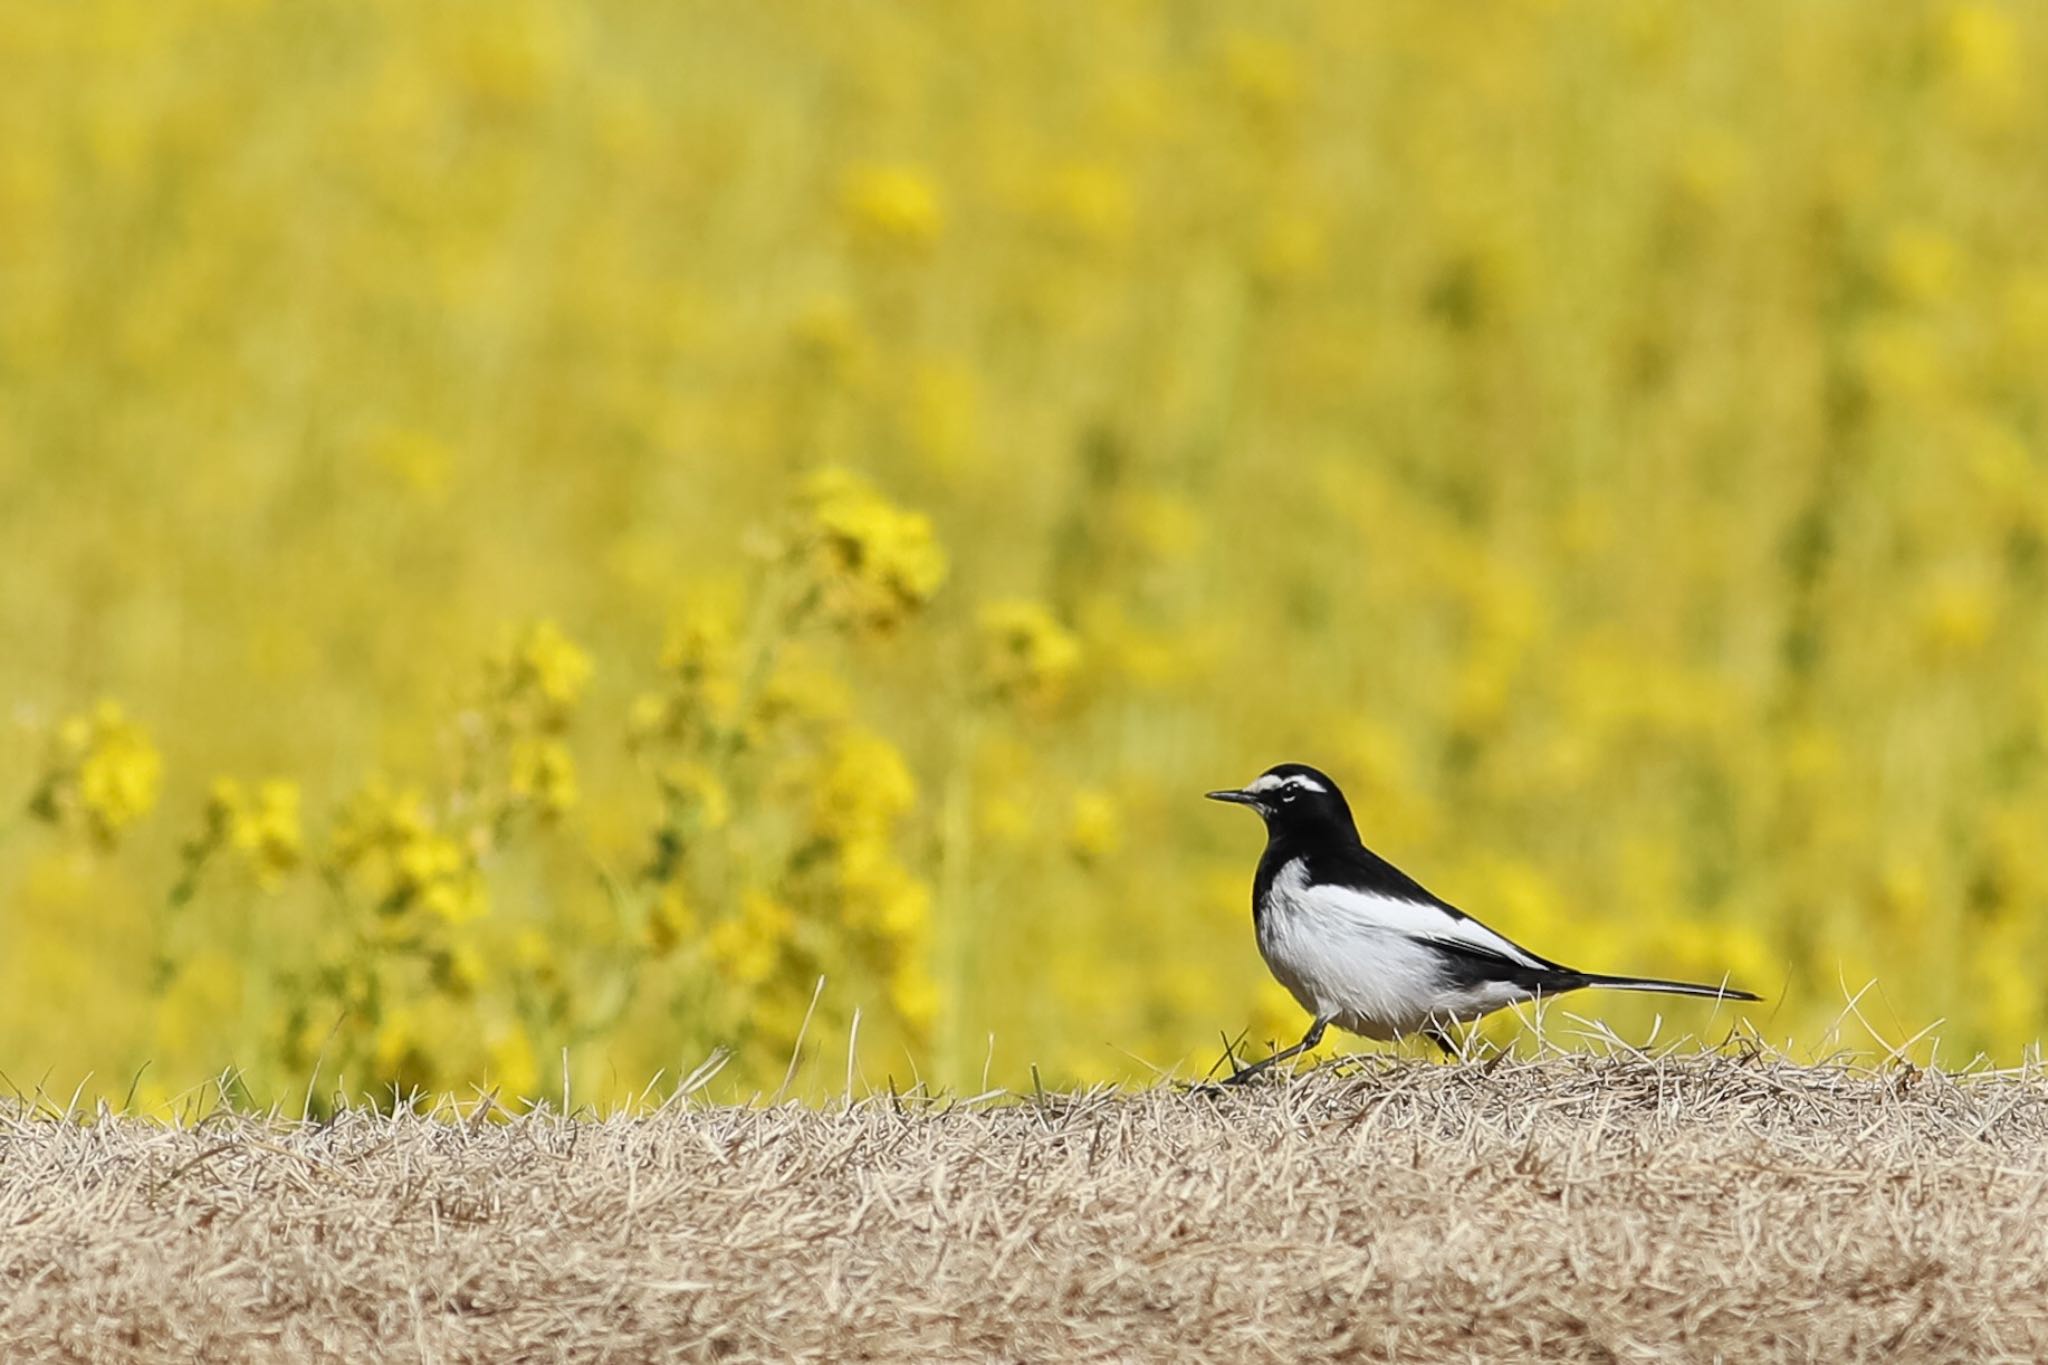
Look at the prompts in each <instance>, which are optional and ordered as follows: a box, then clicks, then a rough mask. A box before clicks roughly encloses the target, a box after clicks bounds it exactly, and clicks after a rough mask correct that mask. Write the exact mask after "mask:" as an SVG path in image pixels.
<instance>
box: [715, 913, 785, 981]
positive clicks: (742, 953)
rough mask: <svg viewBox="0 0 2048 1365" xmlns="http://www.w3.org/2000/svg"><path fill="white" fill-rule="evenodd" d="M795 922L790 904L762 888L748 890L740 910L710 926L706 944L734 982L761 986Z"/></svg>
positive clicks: (780, 953)
mask: <svg viewBox="0 0 2048 1365" xmlns="http://www.w3.org/2000/svg"><path fill="white" fill-rule="evenodd" d="M794 924H795V919H794V917H793V916H792V915H791V914H790V912H789V908H788V907H787V906H785V905H783V904H782V903H781V902H780V901H777V900H776V899H774V898H773V897H771V896H767V895H764V894H763V893H761V892H759V891H749V892H747V893H746V894H745V895H744V896H743V897H742V898H741V900H740V908H739V912H738V913H737V914H730V915H727V916H726V917H725V918H723V919H721V920H719V921H718V923H716V924H714V925H712V926H711V935H710V939H709V941H708V943H707V945H706V946H707V948H708V949H709V951H710V954H711V960H712V961H713V962H714V963H715V964H716V965H717V967H718V969H719V971H720V973H721V974H722V975H723V976H724V977H725V979H726V980H727V981H728V982H729V983H730V984H731V985H734V986H758V985H760V984H761V983H762V982H764V981H766V980H767V979H768V977H769V975H770V974H771V973H773V972H774V970H775V967H776V964H777V963H778V962H779V961H780V960H781V958H782V949H783V945H784V944H785V943H786V942H788V940H789V935H790V930H791V928H792V927H793V926H794Z"/></svg>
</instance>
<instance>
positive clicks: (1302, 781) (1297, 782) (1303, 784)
mask: <svg viewBox="0 0 2048 1365" xmlns="http://www.w3.org/2000/svg"><path fill="white" fill-rule="evenodd" d="M1281 787H1293V788H1294V789H1295V790H1297V791H1305V792H1327V791H1328V790H1329V789H1328V788H1327V787H1325V786H1324V785H1323V784H1322V783H1320V782H1318V781H1316V780H1315V779H1314V778H1312V777H1303V776H1301V775H1300V774H1299V773H1296V774H1294V775H1292V776H1289V777H1282V776H1280V775H1279V774H1278V773H1261V774H1260V775H1259V779H1258V781H1256V782H1254V783H1252V784H1251V785H1250V786H1249V787H1246V788H1245V790H1246V791H1248V792H1269V791H1277V790H1279V789H1280V788H1281Z"/></svg>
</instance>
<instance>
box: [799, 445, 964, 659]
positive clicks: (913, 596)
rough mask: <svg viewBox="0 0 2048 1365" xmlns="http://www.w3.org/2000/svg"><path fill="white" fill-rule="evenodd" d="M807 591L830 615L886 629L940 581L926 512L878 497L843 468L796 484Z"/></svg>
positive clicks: (941, 566)
mask: <svg viewBox="0 0 2048 1365" xmlns="http://www.w3.org/2000/svg"><path fill="white" fill-rule="evenodd" d="M804 501H805V503H806V506H807V510H808V512H809V521H808V525H807V526H806V527H805V528H804V530H803V532H802V533H801V538H800V541H799V544H802V545H807V546H808V548H809V553H810V556H811V558H812V560H813V567H814V570H815V574H816V583H815V591H816V592H817V594H818V595H819V597H820V599H821V605H822V607H823V610H824V611H825V613H826V615H827V616H828V617H830V618H831V619H833V620H835V621H841V622H845V623H847V624H850V625H854V626H860V627H865V628H868V629H872V630H878V631H886V630H889V629H891V628H893V627H895V626H897V625H900V624H901V623H902V622H903V620H904V619H905V618H906V617H908V616H910V615H912V614H914V613H916V612H917V611H919V610H920V609H921V608H923V607H924V605H925V604H926V603H928V602H929V601H931V598H932V594H933V593H935V592H937V591H938V590H939V585H940V584H941V583H944V582H945V581H946V555H945V552H944V551H943V550H941V549H940V548H939V544H938V541H937V539H936V538H935V537H934V535H933V534H932V523H931V519H930V518H929V517H927V516H925V515H924V514H923V513H921V512H912V511H907V510H905V509H903V508H901V507H898V506H896V505H895V504H893V503H891V502H890V501H888V500H887V499H886V498H883V497H882V496H880V495H879V494H878V493H876V492H875V490H874V489H873V488H872V487H870V486H869V485H868V484H867V483H866V482H865V481H864V480H862V479H861V478H859V477H858V476H857V475H854V474H852V473H850V472H848V471H846V470H843V469H826V470H822V471H820V472H818V473H816V474H813V475H812V476H811V477H810V478H809V480H808V481H807V482H806V483H805V485H804Z"/></svg>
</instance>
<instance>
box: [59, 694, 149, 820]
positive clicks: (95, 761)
mask: <svg viewBox="0 0 2048 1365" xmlns="http://www.w3.org/2000/svg"><path fill="white" fill-rule="evenodd" d="M162 781H163V758H162V756H161V755H160V754H159V753H158V752H157V748H156V746H155V745H154V744H152V743H151V742H150V738H149V736H148V735H147V734H146V733H144V731H143V730H142V727H141V726H139V725H137V724H135V722H133V721H131V720H130V719H128V714H127V712H126V711H124V710H122V708H121V706H120V704H119V703H117V702H112V701H102V702H101V703H99V705H97V706H95V707H94V708H93V709H92V710H90V711H87V712H84V713H82V714H80V715H75V716H70V717H67V718H66V719H65V720H64V721H63V722H62V723H61V724H60V725H58V727H57V731H56V734H55V735H54V736H53V737H52V741H51V743H50V745H49V753H48V756H47V758H46V759H45V762H44V768H43V774H42V777H41V779H40V781H39V782H38V784H37V787H36V792H35V795H34V796H32V797H31V798H30V799H29V803H28V809H29V812H30V813H31V814H33V815H34V816H36V817H37V818H38V819H41V820H46V821H48V822H50V823H51V824H57V825H75V826H77V827H80V828H82V829H84V830H85V831H86V832H87V833H89V834H90V835H92V837H93V838H95V839H96V840H98V841H99V842H100V843H102V844H112V843H113V842H115V840H117V839H118V838H119V837H120V836H121V833H122V831H124V830H126V829H127V828H128V827H129V826H130V825H132V824H134V823H135V822H136V821H137V820H139V819H141V818H142V817H143V816H145V815H147V814H149V812H150V811H151V810H152V809H154V808H155V806H156V799H157V792H158V789H159V787H160V786H161V785H162Z"/></svg>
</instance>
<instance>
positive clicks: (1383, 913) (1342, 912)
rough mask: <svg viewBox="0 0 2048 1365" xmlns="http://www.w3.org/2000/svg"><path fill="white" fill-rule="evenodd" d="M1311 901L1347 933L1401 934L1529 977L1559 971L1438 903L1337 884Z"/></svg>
mask: <svg viewBox="0 0 2048 1365" xmlns="http://www.w3.org/2000/svg"><path fill="white" fill-rule="evenodd" d="M1306 898H1307V899H1308V900H1309V901H1310V902H1311V903H1313V904H1314V905H1315V906H1316V907H1317V908H1318V909H1319V910H1322V911H1323V912H1324V913H1326V914H1328V915H1329V916H1330V917H1331V918H1332V919H1333V920H1334V921H1336V922H1337V923H1338V924H1341V925H1342V926H1343V927H1344V928H1346V929H1351V930H1354V931H1361V930H1362V931H1367V932H1372V933H1381V934H1396V935H1399V936H1400V937H1402V938H1405V939H1413V940H1415V941H1416V942H1419V943H1423V944H1427V945H1429V946H1431V947H1435V948H1439V949H1442V950H1445V951H1454V952H1460V953H1464V954H1466V955H1469V956H1473V957H1481V958H1493V959H1497V960H1498V961H1500V962H1501V963H1502V964H1503V965H1505V966H1510V967H1513V968H1518V969H1521V970H1524V971H1527V970H1532V969H1533V970H1537V971H1555V970H1557V964H1556V963H1554V962H1548V961H1545V960H1544V959H1543V958H1540V957H1538V956H1536V954H1534V953H1532V952H1530V951H1529V950H1528V949H1526V948H1524V947H1522V946H1521V945H1520V944H1517V943H1516V942H1515V941H1514V940H1512V939H1510V938H1508V937H1506V936H1505V935H1502V934H1497V933H1495V932H1494V931H1493V930H1491V929H1489V928H1487V927H1486V926H1485V925H1483V924H1481V923H1480V922H1479V921H1478V920H1476V919H1473V918H1472V917H1471V916H1470V915H1467V914H1463V913H1461V912H1460V911H1458V910H1454V909H1452V908H1451V907H1450V906H1447V905H1444V904H1442V903H1441V902H1438V901H1436V900H1434V899H1431V900H1412V899H1409V898H1408V897H1406V896H1390V895H1386V894H1384V893H1381V892H1378V891H1369V890H1361V889H1359V888H1356V887H1350V886H1343V885H1339V884H1336V883H1328V882H1326V883H1324V884H1322V885H1320V886H1314V887H1309V888H1307V889H1306Z"/></svg>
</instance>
